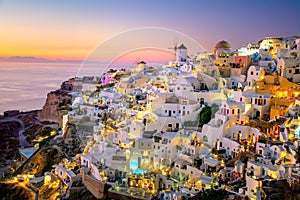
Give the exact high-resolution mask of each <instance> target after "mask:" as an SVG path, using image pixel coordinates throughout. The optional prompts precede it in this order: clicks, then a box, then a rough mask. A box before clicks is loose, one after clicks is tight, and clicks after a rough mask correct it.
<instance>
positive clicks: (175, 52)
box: [168, 38, 178, 61]
mask: <svg viewBox="0 0 300 200" xmlns="http://www.w3.org/2000/svg"><path fill="white" fill-rule="evenodd" d="M173 45H174V46H173V47H169V48H168V49H172V50H174V61H175V60H176V57H177V49H178V39H177V38H175V39H174V42H173Z"/></svg>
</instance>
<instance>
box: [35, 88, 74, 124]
mask: <svg viewBox="0 0 300 200" xmlns="http://www.w3.org/2000/svg"><path fill="white" fill-rule="evenodd" d="M70 103H71V95H69V94H68V93H67V92H66V91H62V90H55V91H52V92H50V93H48V95H47V100H46V103H45V104H44V106H43V109H42V110H41V111H40V112H38V118H39V120H40V121H41V122H45V121H49V122H57V123H59V121H60V111H61V110H64V109H67V106H68V105H69V104H70Z"/></svg>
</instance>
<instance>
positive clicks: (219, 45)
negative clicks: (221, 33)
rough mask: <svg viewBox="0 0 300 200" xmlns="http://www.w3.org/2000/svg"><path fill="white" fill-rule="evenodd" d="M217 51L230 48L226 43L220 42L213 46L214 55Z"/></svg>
mask: <svg viewBox="0 0 300 200" xmlns="http://www.w3.org/2000/svg"><path fill="white" fill-rule="evenodd" d="M217 50H231V46H230V44H229V43H228V42H227V41H225V40H222V41H220V42H218V43H217V44H216V45H215V48H214V53H216V51H217Z"/></svg>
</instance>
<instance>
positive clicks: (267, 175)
mask: <svg viewBox="0 0 300 200" xmlns="http://www.w3.org/2000/svg"><path fill="white" fill-rule="evenodd" d="M175 56H176V58H175V59H174V60H173V61H170V62H169V63H168V64H167V65H161V66H152V65H151V64H147V63H146V62H144V61H141V62H139V63H138V64H137V66H136V67H135V68H134V69H109V70H108V71H107V72H105V73H104V74H100V75H99V76H97V75H95V76H94V77H75V78H72V79H70V80H68V81H66V82H64V84H63V88H62V89H63V90H64V91H68V94H69V95H71V96H72V97H71V98H72V100H71V104H70V105H69V106H68V112H63V113H60V114H61V115H60V116H61V119H60V120H59V126H60V131H57V133H53V139H52V140H51V145H53V146H58V147H59V146H63V149H64V151H65V152H64V153H65V155H66V158H64V159H62V160H61V161H60V162H59V163H56V164H55V165H53V166H52V169H51V170H49V171H48V172H46V173H45V174H44V176H43V180H44V182H43V186H41V187H40V188H39V189H40V191H39V195H41V194H42V193H43V192H45V191H47V190H49V188H54V189H55V190H56V193H55V194H54V196H52V197H53V198H54V197H55V198H70V199H72V198H73V199H75V197H74V194H76V192H78V191H79V190H83V189H85V190H88V191H89V192H90V193H91V194H92V195H93V196H94V197H95V198H98V199H103V198H106V199H168V200H171V199H187V198H188V197H189V198H191V199H201V194H203V193H205V191H213V192H215V193H216V194H217V192H218V191H223V190H224V191H226V198H227V199H275V198H281V199H288V198H287V197H293V198H295V197H296V196H297V195H298V198H299V195H300V192H299V185H300V184H299V183H300V182H299V181H300V171H299V167H300V164H299V161H300V146H299V145H300V143H299V138H300V116H299V114H300V72H299V70H300V38H299V37H288V38H275V37H266V38H264V39H263V40H261V41H260V42H258V43H257V44H249V45H247V46H245V47H241V48H239V49H237V50H232V49H231V46H230V44H229V43H228V42H227V41H220V42H218V43H217V44H216V45H215V48H214V52H212V53H207V52H203V53H199V54H198V55H196V56H194V57H191V56H190V55H189V54H188V47H186V46H185V45H184V44H182V45H180V46H179V47H178V48H176V52H175ZM54 103H55V102H54ZM43 112H44V111H41V114H40V115H39V116H47V115H43ZM44 120H49V119H44ZM55 134H56V135H55ZM54 135H55V136H54ZM25 149H26V148H25ZM22 151H24V149H22ZM29 157H30V156H29ZM29 157H26V158H25V160H26V159H29ZM42 191H43V192H42ZM77 195H78V194H77ZM293 195H294V196H293ZM45 198H46V197H45ZM224 198H225V197H224ZM224 198H221V199H224Z"/></svg>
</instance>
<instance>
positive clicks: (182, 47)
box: [178, 44, 187, 49]
mask: <svg viewBox="0 0 300 200" xmlns="http://www.w3.org/2000/svg"><path fill="white" fill-rule="evenodd" d="M178 49H187V48H186V47H185V46H184V45H183V44H181V45H180V46H179V47H178Z"/></svg>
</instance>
